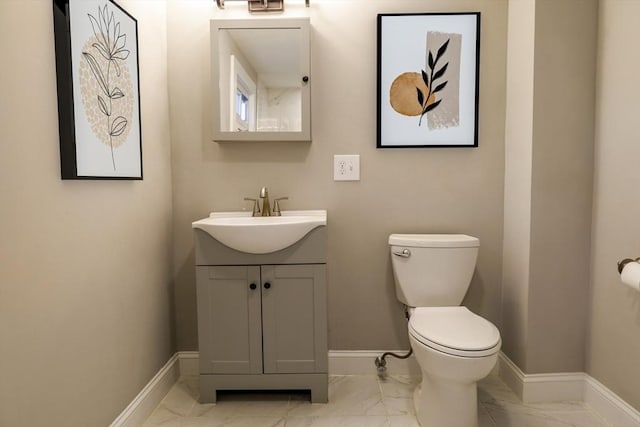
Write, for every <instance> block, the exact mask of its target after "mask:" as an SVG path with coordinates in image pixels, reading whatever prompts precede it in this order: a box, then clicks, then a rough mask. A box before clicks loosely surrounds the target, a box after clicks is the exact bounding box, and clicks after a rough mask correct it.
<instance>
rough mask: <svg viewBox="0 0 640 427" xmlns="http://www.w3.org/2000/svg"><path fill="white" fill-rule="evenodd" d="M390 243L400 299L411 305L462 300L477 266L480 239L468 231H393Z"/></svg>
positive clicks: (459, 302) (424, 305) (449, 302)
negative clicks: (415, 232) (469, 234)
mask: <svg viewBox="0 0 640 427" xmlns="http://www.w3.org/2000/svg"><path fill="white" fill-rule="evenodd" d="M389 246H390V247H391V264H392V266H393V276H394V279H395V283H396V295H397V297H398V299H399V300H400V301H402V302H403V303H404V304H406V305H408V306H409V307H437V306H457V305H460V304H461V303H462V300H463V298H464V296H465V294H466V293H467V289H469V284H470V283H471V277H472V276H473V270H474V269H475V266H476V260H477V258H478V248H479V246H480V240H479V239H477V238H476V237H472V236H467V235H464V234H392V235H391V236H389ZM397 254H401V255H397ZM402 255H404V256H402Z"/></svg>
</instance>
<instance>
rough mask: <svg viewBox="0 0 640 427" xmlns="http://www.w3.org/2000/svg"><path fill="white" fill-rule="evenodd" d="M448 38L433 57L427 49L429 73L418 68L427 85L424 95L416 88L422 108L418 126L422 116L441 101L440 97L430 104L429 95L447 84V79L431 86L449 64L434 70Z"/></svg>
mask: <svg viewBox="0 0 640 427" xmlns="http://www.w3.org/2000/svg"><path fill="white" fill-rule="evenodd" d="M450 40H451V39H447V41H446V42H444V43H443V44H442V46H440V47H439V48H438V51H437V52H436V56H435V58H434V56H433V52H431V51H429V55H428V58H427V68H428V70H429V74H427V72H426V71H425V70H420V71H421V72H422V80H423V81H424V84H425V85H426V86H427V96H426V97H425V95H424V93H423V92H422V91H421V90H420V88H416V89H417V90H418V103H419V104H420V107H421V108H422V114H421V115H420V120H419V121H418V126H421V125H422V118H423V117H424V116H425V115H426V114H427V113H428V112H429V111H433V110H434V109H435V108H436V107H437V106H438V105H440V103H441V102H442V99H439V100H438V101H436V102H432V103H431V104H429V100H430V99H431V95H433V94H435V93H437V92H440V91H441V90H442V89H444V88H445V87H446V86H447V83H448V81H445V82H443V83H440V84H439V85H437V86H436V87H435V88H434V87H433V85H434V83H435V81H436V80H438V79H440V78H441V77H442V76H444V73H446V72H447V67H448V66H449V63H448V62H447V63H446V64H444V65H443V66H442V67H441V68H440V69H439V70H438V71H436V66H437V65H438V61H439V60H440V59H441V58H442V55H444V54H445V52H446V51H447V47H449V41H450Z"/></svg>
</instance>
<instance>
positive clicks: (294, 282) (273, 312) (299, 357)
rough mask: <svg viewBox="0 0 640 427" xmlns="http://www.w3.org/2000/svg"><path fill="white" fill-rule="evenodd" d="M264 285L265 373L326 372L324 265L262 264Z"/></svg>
mask: <svg viewBox="0 0 640 427" xmlns="http://www.w3.org/2000/svg"><path fill="white" fill-rule="evenodd" d="M266 284H268V286H265V285H266ZM262 286H263V287H262V322H263V324H262V330H263V334H264V336H263V352H264V354H263V357H264V373H265V374H276V373H277V374H284V373H320V372H324V373H326V372H327V329H326V316H327V314H326V284H325V265H320V264H314V265H267V266H262Z"/></svg>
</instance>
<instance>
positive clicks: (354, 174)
mask: <svg viewBox="0 0 640 427" xmlns="http://www.w3.org/2000/svg"><path fill="white" fill-rule="evenodd" d="M333 180H334V181H360V155H359V154H339V155H338V154H337V155H335V156H333Z"/></svg>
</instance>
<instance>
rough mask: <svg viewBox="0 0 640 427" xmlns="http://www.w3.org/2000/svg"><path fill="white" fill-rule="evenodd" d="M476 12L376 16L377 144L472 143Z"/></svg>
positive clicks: (474, 144) (475, 110)
mask: <svg viewBox="0 0 640 427" xmlns="http://www.w3.org/2000/svg"><path fill="white" fill-rule="evenodd" d="M479 51H480V13H479V12H470V13H421V14H379V15H378V139H377V147H378V148H401V147H477V146H478V71H479V70H478V67H479Z"/></svg>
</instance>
